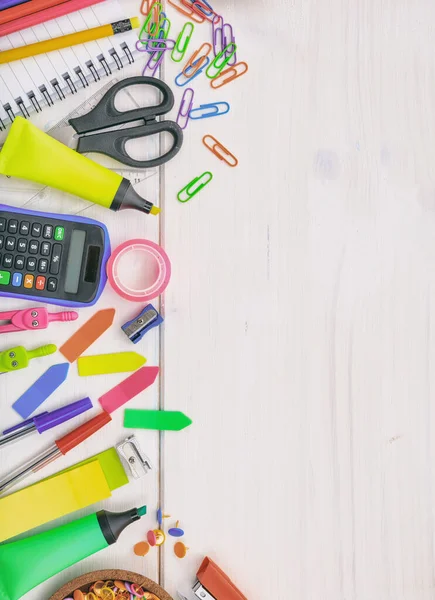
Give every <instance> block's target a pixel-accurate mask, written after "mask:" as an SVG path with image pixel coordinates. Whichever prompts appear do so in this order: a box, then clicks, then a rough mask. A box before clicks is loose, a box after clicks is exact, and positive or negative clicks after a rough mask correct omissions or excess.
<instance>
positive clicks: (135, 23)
mask: <svg viewBox="0 0 435 600" xmlns="http://www.w3.org/2000/svg"><path fill="white" fill-rule="evenodd" d="M138 28H139V18H138V17H133V18H132V19H124V20H123V21H116V22H115V23H111V24H110V25H101V27H92V29H85V30H84V31H78V32H77V33H69V34H68V35H62V36H60V37H56V38H53V39H51V40H45V41H44V42H36V44H27V46H20V47H19V48H13V49H12V50H5V51H4V52H0V64H4V63H9V62H12V61H14V60H21V59H22V58H28V57H29V56H36V55H37V54H44V53H45V52H52V51H53V50H61V49H62V48H69V47H70V46H75V45H77V44H83V43H84V42H92V41H94V40H99V39H101V38H104V37H108V36H110V35H116V34H117V33H124V32H126V31H131V30H132V29H138Z"/></svg>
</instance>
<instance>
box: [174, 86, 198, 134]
mask: <svg viewBox="0 0 435 600" xmlns="http://www.w3.org/2000/svg"><path fill="white" fill-rule="evenodd" d="M189 92H190V100H189V107H188V109H187V111H184V112H183V109H184V105H185V103H187V96H188V93H189ZM194 95H195V92H194V91H193V89H192V88H187V89H186V90H185V92H184V94H183V97H182V98H181V104H180V110H179V111H178V115H177V123H178V125H179V126H180V127H181V129H186V127H187V124H188V123H189V113H190V111H191V110H192V106H193V97H194ZM180 117H183V118H184V119H185V121H184V125H182V124H181V118H180Z"/></svg>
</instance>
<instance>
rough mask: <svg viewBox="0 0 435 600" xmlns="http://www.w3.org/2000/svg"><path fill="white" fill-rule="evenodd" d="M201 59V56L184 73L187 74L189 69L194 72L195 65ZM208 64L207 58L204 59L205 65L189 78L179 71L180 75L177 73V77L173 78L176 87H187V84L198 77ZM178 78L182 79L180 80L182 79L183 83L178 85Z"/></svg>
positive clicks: (208, 59)
mask: <svg viewBox="0 0 435 600" xmlns="http://www.w3.org/2000/svg"><path fill="white" fill-rule="evenodd" d="M203 58H204V57H203V56H200V57H199V58H197V59H196V60H195V62H194V63H193V64H192V65H190V67H189V68H188V69H186V71H187V72H189V70H190V69H192V70H194V68H195V65H196V64H197V63H198V62H199V61H200V60H202V59H203ZM209 62H210V58H209V57H208V56H206V57H205V63H204V64H203V66H202V67H201V68H200V69H198V70H197V72H196V73H195V74H194V75H192V76H191V77H188V76H187V75H185V74H184V73H183V71H181V73H179V74H178V75H177V77H176V78H175V84H176V85H178V87H184V86H185V85H187V84H188V83H190V82H191V81H193V80H194V79H195V77H198V75H201V73H202V72H203V71H204V69H205V68H206V67H207V65H208V64H209ZM180 77H182V78H183V77H184V79H185V81H183V83H180Z"/></svg>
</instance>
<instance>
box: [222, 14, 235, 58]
mask: <svg viewBox="0 0 435 600" xmlns="http://www.w3.org/2000/svg"><path fill="white" fill-rule="evenodd" d="M227 31H228V32H229V33H228V36H227V33H226V32H227ZM231 44H234V45H236V38H235V36H234V31H233V27H232V25H231V24H230V23H224V27H223V45H224V48H227V49H228V46H230V45H231ZM227 53H228V50H227ZM227 56H228V54H227ZM236 62H237V53H236V52H234V55H233V57H232V58H231V60H230V61H229V62H228V63H227V64H228V65H229V66H230V67H233V66H234V65H235V64H236Z"/></svg>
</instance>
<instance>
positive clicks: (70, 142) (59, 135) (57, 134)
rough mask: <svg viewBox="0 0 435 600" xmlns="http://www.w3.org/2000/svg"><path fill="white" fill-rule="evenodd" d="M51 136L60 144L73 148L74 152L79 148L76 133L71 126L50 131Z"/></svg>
mask: <svg viewBox="0 0 435 600" xmlns="http://www.w3.org/2000/svg"><path fill="white" fill-rule="evenodd" d="M50 135H51V137H53V138H54V139H55V140H57V141H58V142H62V144H65V146H68V148H72V149H73V150H75V149H76V148H77V143H78V142H77V137H76V132H75V131H74V129H73V127H71V125H64V126H63V127H59V128H58V129H54V130H52V131H50Z"/></svg>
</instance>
